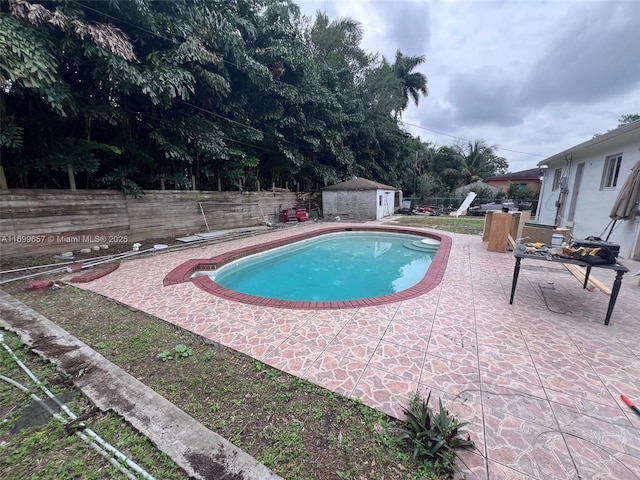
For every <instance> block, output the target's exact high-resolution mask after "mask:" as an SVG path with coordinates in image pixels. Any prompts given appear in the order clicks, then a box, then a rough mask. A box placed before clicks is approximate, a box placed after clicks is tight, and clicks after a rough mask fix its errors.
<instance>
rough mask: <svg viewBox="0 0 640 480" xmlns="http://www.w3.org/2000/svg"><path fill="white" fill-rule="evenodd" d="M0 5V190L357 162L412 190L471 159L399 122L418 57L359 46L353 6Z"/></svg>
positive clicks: (241, 176)
mask: <svg viewBox="0 0 640 480" xmlns="http://www.w3.org/2000/svg"><path fill="white" fill-rule="evenodd" d="M0 9H1V10H0V26H1V27H2V28H1V29H0V47H2V49H0V83H1V84H2V86H3V90H2V97H1V99H0V116H1V121H2V125H3V128H2V132H1V135H0V148H2V159H3V166H5V168H7V172H8V175H7V176H8V181H6V182H5V181H4V178H3V175H2V173H3V172H2V171H1V170H0V188H5V187H6V186H7V185H6V184H7V183H8V184H11V186H26V187H49V188H51V187H59V188H68V187H70V186H71V187H72V188H73V187H74V185H75V184H76V183H77V184H78V185H80V186H82V187H87V188H90V187H101V186H116V187H118V188H122V189H124V190H125V191H127V192H129V193H133V194H139V193H140V192H141V189H142V188H158V187H161V188H166V187H168V188H200V189H215V188H240V189H243V188H250V189H253V188H257V187H259V186H266V187H267V188H269V187H270V186H271V185H272V184H275V185H276V186H284V185H289V186H293V184H296V183H297V184H298V185H300V184H301V183H302V184H303V188H309V187H310V186H322V185H327V184H330V183H334V182H336V181H339V180H342V179H345V178H347V177H349V176H352V175H362V176H366V177H368V178H372V179H374V180H378V181H382V182H385V183H389V184H393V185H396V186H398V187H401V188H403V189H407V190H408V191H414V192H416V191H421V192H426V191H440V190H442V189H443V188H445V187H443V185H446V186H447V187H448V186H449V184H448V183H447V182H449V183H450V184H451V186H453V183H456V182H458V181H460V180H461V179H462V177H463V176H464V175H463V173H462V172H463V170H464V168H466V167H465V164H464V162H467V164H471V165H475V160H473V158H474V157H475V156H476V155H475V153H473V152H471V151H470V152H467V153H468V154H469V155H467V153H465V152H462V151H461V150H457V149H454V148H451V149H450V151H446V150H444V149H435V148H434V147H432V146H430V145H427V146H425V144H423V143H422V142H420V141H417V140H416V139H414V138H413V137H411V136H410V135H408V134H407V133H406V132H405V131H404V130H403V129H402V128H400V126H399V125H398V118H399V117H400V115H401V114H402V112H403V111H404V110H405V109H406V108H407V107H408V105H409V103H410V102H411V101H413V102H414V103H416V104H417V103H418V102H419V99H420V96H421V95H426V94H427V88H426V85H427V81H426V77H425V76H424V75H423V74H422V73H419V72H417V71H416V69H417V67H418V66H419V65H421V64H422V63H423V62H424V57H421V56H419V57H408V56H405V55H403V54H402V52H400V51H398V52H397V53H396V56H395V59H394V62H393V63H389V62H388V61H387V60H386V59H384V58H382V59H379V58H378V56H377V55H371V54H368V53H366V52H365V51H364V50H362V48H361V45H360V44H361V41H362V34H363V32H362V27H361V25H360V24H359V23H358V22H356V21H354V20H352V19H338V20H331V19H329V18H328V16H327V15H326V14H325V13H323V12H318V13H317V14H316V16H315V17H314V18H306V17H301V16H300V12H299V9H298V7H297V6H296V5H295V4H294V3H293V2H292V1H290V0H254V1H252V2H244V1H243V2H229V1H228V0H173V1H171V2H162V1H154V0H136V1H135V2H134V1H128V0H111V1H110V2H104V1H99V0H78V1H74V2H68V1H63V0H51V1H37V0H32V1H31V2H28V1H26V0H11V1H10V2H9V3H6V2H4V3H2V4H1V5H0ZM485 150H486V149H482V148H478V151H479V154H478V155H477V156H479V157H481V158H489V157H491V156H490V155H488V153H487V152H486V151H485ZM472 153H473V154H472ZM417 158H420V159H421V160H420V162H417V161H416V159H417ZM491 158H492V160H491V161H492V162H493V164H494V165H495V164H496V158H493V157H491ZM463 160H464V161H463ZM461 162H462V163H461ZM480 163H482V162H480ZM498 165H499V162H498ZM468 166H469V165H467V167H468ZM456 171H457V172H458V173H455V172H456ZM478 171H480V170H478ZM445 172H446V173H447V175H449V176H446V175H445ZM465 175H466V174H465ZM443 179H446V182H445V180H443Z"/></svg>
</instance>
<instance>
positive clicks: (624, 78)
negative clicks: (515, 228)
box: [294, 0, 640, 172]
mask: <svg viewBox="0 0 640 480" xmlns="http://www.w3.org/2000/svg"><path fill="white" fill-rule="evenodd" d="M294 1H295V2H296V3H297V4H298V5H299V6H300V10H301V12H302V13H303V14H305V15H308V16H314V15H315V12H316V11H318V10H322V11H325V12H326V13H327V15H328V16H329V18H330V19H331V20H337V19H340V18H352V19H354V20H356V21H358V22H360V24H361V25H362V29H363V32H364V38H363V41H362V44H361V47H362V48H363V50H365V51H366V52H367V53H379V54H380V55H382V56H384V57H386V58H387V59H388V60H389V61H390V62H393V60H394V58H395V52H396V50H398V49H399V50H400V51H401V52H402V53H403V54H405V55H409V56H418V55H424V56H425V58H426V61H425V62H424V63H423V64H422V65H421V66H420V67H418V68H417V71H419V72H422V73H423V74H425V75H426V77H427V86H428V89H429V92H428V96H427V97H422V98H421V99H420V102H419V105H418V106H417V107H415V106H414V105H413V104H412V106H411V107H409V108H408V109H407V111H405V112H404V114H403V116H402V120H403V122H404V128H405V129H406V130H407V131H408V132H409V133H411V134H412V135H414V136H416V137H420V138H421V139H422V140H423V141H425V142H426V141H430V142H432V143H435V144H437V145H451V144H453V143H460V142H462V143H463V144H466V142H467V141H474V140H479V139H481V140H484V141H486V142H487V143H488V144H490V145H496V146H497V147H498V154H499V155H500V156H502V157H505V158H506V159H507V161H508V162H509V171H511V172H517V171H520V170H527V169H530V168H535V167H536V164H537V163H538V162H540V161H542V160H544V159H545V158H546V157H549V156H551V155H554V154H556V153H559V152H562V151H563V150H566V149H567V148H571V147H573V146H575V145H577V144H579V143H582V142H584V141H587V140H589V139H591V138H592V137H593V135H594V134H596V133H603V132H606V131H607V130H609V129H612V128H615V127H616V126H617V124H618V118H619V117H620V116H622V115H625V114H640V0H605V1H595V0H548V1H535V0H520V1H518V0H502V1H490V0H459V1H458V0H446V1H431V0H294Z"/></svg>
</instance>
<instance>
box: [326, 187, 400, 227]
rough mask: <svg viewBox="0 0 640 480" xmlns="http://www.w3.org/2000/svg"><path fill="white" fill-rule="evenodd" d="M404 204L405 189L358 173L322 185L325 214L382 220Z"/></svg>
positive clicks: (344, 217) (347, 217)
mask: <svg viewBox="0 0 640 480" xmlns="http://www.w3.org/2000/svg"><path fill="white" fill-rule="evenodd" d="M401 205H402V191H400V190H398V189H397V188H395V187H390V186H389V185H383V184H382V183H378V182H374V181H372V180H367V179H365V178H358V177H354V178H352V179H351V180H347V181H345V182H342V183H337V184H335V185H330V186H328V187H325V188H323V189H322V211H323V215H324V217H325V218H335V217H340V218H341V219H344V220H378V219H380V218H382V217H387V216H389V215H393V213H394V212H395V211H396V210H397V209H398V208H400V206H401Z"/></svg>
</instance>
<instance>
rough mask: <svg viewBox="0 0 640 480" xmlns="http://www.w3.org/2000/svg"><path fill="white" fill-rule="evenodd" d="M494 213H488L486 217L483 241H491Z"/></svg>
mask: <svg viewBox="0 0 640 480" xmlns="http://www.w3.org/2000/svg"><path fill="white" fill-rule="evenodd" d="M493 213H494V212H493V211H488V212H487V214H486V215H485V217H484V230H483V231H482V241H483V242H488V241H489V232H490V230H491V221H492V220H493Z"/></svg>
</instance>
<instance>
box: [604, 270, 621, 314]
mask: <svg viewBox="0 0 640 480" xmlns="http://www.w3.org/2000/svg"><path fill="white" fill-rule="evenodd" d="M623 275H624V272H622V271H617V272H616V279H615V280H614V281H613V288H612V289H611V299H610V300H609V307H607V316H606V317H605V319H604V324H605V325H609V320H610V319H611V313H612V312H613V307H614V306H615V304H616V299H617V298H618V292H620V284H621V283H622V276H623Z"/></svg>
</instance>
